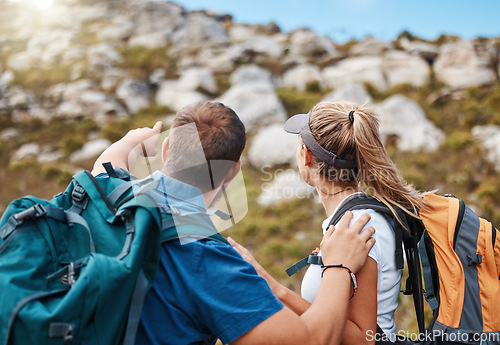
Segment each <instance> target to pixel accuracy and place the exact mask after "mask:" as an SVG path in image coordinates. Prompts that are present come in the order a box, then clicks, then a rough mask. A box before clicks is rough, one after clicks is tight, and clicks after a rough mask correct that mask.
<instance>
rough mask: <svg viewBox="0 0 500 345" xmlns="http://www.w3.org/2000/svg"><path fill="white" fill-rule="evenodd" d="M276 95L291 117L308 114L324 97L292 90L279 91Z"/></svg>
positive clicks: (314, 93) (315, 93)
mask: <svg viewBox="0 0 500 345" xmlns="http://www.w3.org/2000/svg"><path fill="white" fill-rule="evenodd" d="M276 94H277V95H278V97H279V99H280V100H281V102H282V103H283V106H284V107H285V110H286V112H287V113H288V115H289V116H291V115H294V114H299V113H307V112H308V111H309V110H311V108H312V107H313V106H315V105H316V104H317V103H319V102H320V101H321V98H322V95H321V94H320V93H317V92H300V91H296V90H292V89H278V90H276Z"/></svg>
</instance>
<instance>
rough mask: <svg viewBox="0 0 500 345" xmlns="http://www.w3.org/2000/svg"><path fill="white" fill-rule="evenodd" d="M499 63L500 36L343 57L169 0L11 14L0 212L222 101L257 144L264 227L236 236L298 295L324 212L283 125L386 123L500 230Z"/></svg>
mask: <svg viewBox="0 0 500 345" xmlns="http://www.w3.org/2000/svg"><path fill="white" fill-rule="evenodd" d="M499 55H500V39H498V38H494V39H493V38H489V39H486V38H477V39H475V40H472V41H467V40H462V39H460V38H458V37H451V36H442V37H440V38H439V39H438V40H436V41H433V42H427V41H423V40H421V39H419V38H418V37H414V36H412V35H411V33H408V32H404V33H402V34H401V35H400V36H399V37H397V38H395V40H394V41H392V42H382V41H379V40H377V39H376V38H372V37H367V38H366V39H365V40H363V41H360V42H358V41H352V42H349V43H347V44H343V45H339V44H337V43H336V42H333V41H332V40H331V39H329V38H328V37H325V36H321V35H318V34H317V33H316V32H314V31H312V30H310V29H307V28H297V29H296V30H294V31H293V32H281V30H280V28H279V27H278V26H277V25H275V24H274V23H269V24H268V25H265V26H262V25H243V24H240V23H235V22H233V20H232V18H231V16H229V15H225V14H219V13H213V12H211V11H195V12H189V11H186V10H185V9H184V8H183V7H182V6H180V5H178V4H176V3H174V2H167V1H146V0H128V1H125V0H122V1H118V0H101V1H99V0H54V6H53V7H52V8H51V9H49V10H46V11H44V12H40V10H36V9H35V8H29V7H25V6H23V5H22V4H20V3H14V2H6V1H0V163H1V168H0V179H1V181H2V185H1V186H0V212H1V211H3V210H4V209H5V207H6V205H7V204H8V202H9V201H10V200H12V199H13V198H15V197H19V196H22V195H25V194H34V195H37V196H40V197H50V196H51V195H53V194H55V193H57V192H59V191H61V189H62V188H64V186H65V185H66V184H67V183H68V182H69V180H70V178H71V176H72V174H73V173H74V172H76V171H78V170H80V169H90V168H91V166H92V162H93V160H94V159H95V157H96V156H97V155H98V154H99V153H100V152H101V151H102V150H104V149H105V148H106V147H107V146H108V145H109V144H110V143H111V142H112V141H114V140H116V139H118V138H120V137H121V136H122V135H123V134H124V133H126V131H127V130H128V129H130V128H134V127H137V126H151V125H152V124H153V123H154V121H156V120H158V119H161V120H164V121H166V123H168V121H169V119H171V116H172V115H173V114H175V112H176V111H178V110H179V109H180V108H182V107H183V106H185V105H187V104H190V103H193V102H197V101H201V100H208V99H218V100H220V101H222V102H224V103H225V104H227V105H229V106H230V107H232V108H233V109H235V110H236V112H237V113H238V114H239V115H240V117H241V118H242V120H243V122H244V123H245V126H246V128H247V131H248V135H249V140H248V142H249V145H248V149H247V150H246V151H245V155H244V166H243V174H244V176H245V181H246V184H247V194H248V200H249V203H250V207H249V213H248V216H247V217H246V218H245V219H244V220H243V221H242V222H241V223H240V224H238V225H237V226H236V227H235V228H234V229H231V230H230V232H231V234H232V236H233V237H235V238H237V239H239V240H240V241H242V242H243V243H244V244H246V245H248V246H250V247H252V248H254V251H255V255H256V256H257V257H258V258H259V259H260V260H261V261H262V263H263V264H264V266H266V267H268V268H269V269H270V270H271V271H273V272H274V273H275V274H276V275H277V276H278V277H281V279H283V281H286V280H285V278H284V275H283V273H282V268H283V267H285V266H286V265H287V264H289V263H292V262H294V261H295V260H296V259H298V258H300V257H302V256H303V255H304V254H305V253H306V252H307V251H308V250H309V249H310V248H314V247H315V246H316V245H317V243H318V242H319V239H320V235H321V232H320V231H319V230H318V229H319V224H320V223H321V220H322V219H323V217H324V214H323V211H322V209H321V207H320V206H319V205H318V204H317V203H316V202H315V201H314V200H315V198H314V191H312V190H311V189H310V188H309V187H308V186H307V185H305V184H304V183H303V182H302V181H301V179H300V178H299V176H298V174H297V172H296V170H295V168H294V167H295V163H294V156H295V145H296V140H297V139H296V137H295V136H291V135H288V134H286V133H284V131H283V130H282V125H283V123H284V121H285V120H286V119H287V118H288V117H289V116H291V115H293V114H294V113H298V112H306V111H308V110H309V109H310V108H311V107H312V106H313V105H314V104H315V103H317V102H319V101H321V100H350V101H354V102H357V103H367V104H369V105H370V106H372V107H373V108H375V109H376V110H377V111H378V113H379V115H380V119H381V133H382V135H383V138H384V140H385V141H386V144H387V148H388V151H389V153H390V154H391V157H392V158H393V159H394V161H395V162H396V163H397V164H398V166H399V167H400V168H401V170H402V173H403V175H404V177H405V178H406V179H407V180H409V181H411V182H412V183H413V184H414V185H416V186H417V187H418V188H422V189H426V190H431V189H436V188H438V189H439V190H440V192H442V193H445V192H451V193H454V194H456V195H457V196H459V197H461V198H463V199H465V200H466V201H468V202H470V203H471V205H473V206H474V207H476V209H477V210H478V212H479V213H481V214H482V215H483V216H487V217H489V218H491V219H493V220H495V221H496V223H497V224H500V212H499V210H498V209H497V207H496V206H495V205H497V204H499V201H500V197H498V196H497V194H498V190H500V188H497V187H500V179H499V178H498V172H499V171H500V163H499V162H500V159H499V157H500V149H499V147H500V145H499V144H500V127H498V125H500V110H499V109H498V104H500V86H499V83H498V77H499V72H500V64H499V59H500V58H499ZM308 197H309V198H308ZM257 244H258V245H257ZM254 245H255V247H253V246H254ZM299 281H300V277H298V278H296V280H293V281H291V280H288V281H286V282H287V283H289V284H290V286H292V287H294V288H297V284H298V282H299Z"/></svg>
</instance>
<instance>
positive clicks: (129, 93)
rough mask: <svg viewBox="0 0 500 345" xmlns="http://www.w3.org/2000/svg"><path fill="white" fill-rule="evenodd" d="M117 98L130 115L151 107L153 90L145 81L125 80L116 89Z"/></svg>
mask: <svg viewBox="0 0 500 345" xmlns="http://www.w3.org/2000/svg"><path fill="white" fill-rule="evenodd" d="M116 96H117V97H118V99H119V100H121V101H122V102H123V103H124V104H125V105H126V106H127V109H128V111H129V112H130V113H136V112H138V111H139V110H141V109H143V108H147V107H148V106H149V105H150V97H151V90H150V88H149V84H148V83H146V82H144V81H137V80H132V79H125V80H124V81H122V82H121V83H120V85H119V86H118V88H117V89H116Z"/></svg>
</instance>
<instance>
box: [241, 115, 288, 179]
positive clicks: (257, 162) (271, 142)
mask: <svg viewBox="0 0 500 345" xmlns="http://www.w3.org/2000/svg"><path fill="white" fill-rule="evenodd" d="M297 145H298V137H297V135H294V134H289V133H287V132H285V130H284V129H283V125H279V124H273V125H270V126H268V127H265V128H263V129H261V130H260V131H259V132H258V133H257V134H256V135H255V136H254V138H253V139H252V143H251V145H250V149H249V150H248V160H249V162H250V164H252V165H253V166H254V167H255V168H257V169H261V170H262V169H264V168H265V167H276V166H282V165H295V155H296V152H297Z"/></svg>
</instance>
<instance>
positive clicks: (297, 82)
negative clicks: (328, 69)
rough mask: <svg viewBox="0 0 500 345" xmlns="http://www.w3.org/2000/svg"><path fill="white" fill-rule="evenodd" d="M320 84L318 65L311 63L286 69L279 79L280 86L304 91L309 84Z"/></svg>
mask: <svg viewBox="0 0 500 345" xmlns="http://www.w3.org/2000/svg"><path fill="white" fill-rule="evenodd" d="M313 84H317V85H321V72H320V70H319V67H318V66H316V65H312V64H302V65H298V66H295V67H292V68H290V69H289V70H287V71H286V72H285V73H284V74H283V77H282V78H281V81H280V87H284V88H289V89H296V90H298V91H306V90H307V88H308V87H309V86H310V85H313Z"/></svg>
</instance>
